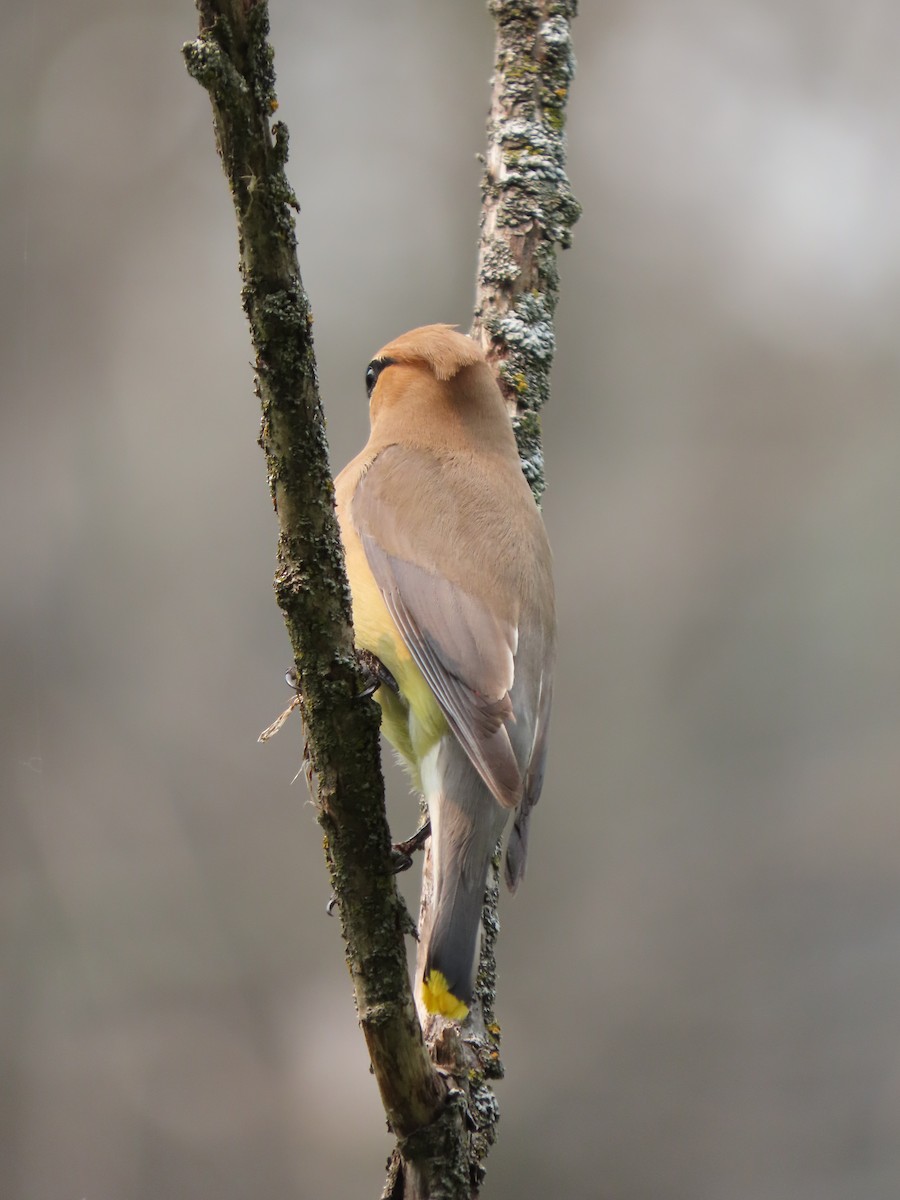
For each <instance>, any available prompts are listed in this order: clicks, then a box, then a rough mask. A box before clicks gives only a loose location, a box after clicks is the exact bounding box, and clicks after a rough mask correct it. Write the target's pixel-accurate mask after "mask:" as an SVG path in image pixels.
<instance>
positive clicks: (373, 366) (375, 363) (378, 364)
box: [366, 358, 394, 398]
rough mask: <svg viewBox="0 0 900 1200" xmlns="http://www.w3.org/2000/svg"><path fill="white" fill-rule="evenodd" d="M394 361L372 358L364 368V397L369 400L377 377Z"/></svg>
mask: <svg viewBox="0 0 900 1200" xmlns="http://www.w3.org/2000/svg"><path fill="white" fill-rule="evenodd" d="M393 361H394V360H393V359H392V358H373V359H372V361H371V362H370V363H369V365H368V367H366V395H367V396H369V397H370V398H371V395H372V392H373V391H374V388H375V384H376V383H377V382H378V376H379V375H380V374H381V372H382V371H383V370H384V368H385V367H389V366H390V365H391V363H392V362H393Z"/></svg>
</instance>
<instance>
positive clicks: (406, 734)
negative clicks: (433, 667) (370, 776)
mask: <svg viewBox="0 0 900 1200" xmlns="http://www.w3.org/2000/svg"><path fill="white" fill-rule="evenodd" d="M344 542H345V545H344V549H345V553H346V560H347V576H348V578H349V580H350V593H351V596H352V599H353V627H354V631H355V635H356V644H357V646H359V647H360V649H362V650H368V651H370V652H371V653H372V654H374V655H375V656H376V657H377V658H378V659H379V660H380V661H381V662H382V663H384V665H385V667H387V669H388V670H389V671H390V673H391V674H392V675H393V677H394V679H395V680H396V681H397V686H398V688H399V690H400V694H399V696H398V695H397V694H396V693H395V692H393V691H392V690H391V689H390V688H388V687H386V686H384V685H382V686H381V687H380V688H379V689H378V691H377V692H376V693H375V699H376V700H377V701H378V703H379V704H380V705H381V712H382V729H383V730H384V734H385V737H386V738H387V740H388V741H389V742H390V743H391V745H392V746H393V747H394V749H395V750H396V751H397V753H398V754H399V755H400V758H401V759H402V761H403V763H404V765H405V766H406V767H407V769H408V770H409V773H410V775H411V777H412V780H413V783H414V784H415V786H416V787H417V788H418V789H419V790H420V791H421V788H422V780H421V778H420V775H419V764H420V763H421V761H422V758H423V757H424V756H425V755H426V754H427V753H428V751H429V750H430V749H431V748H432V747H433V746H434V744H435V743H436V742H437V741H438V740H439V739H440V738H442V737H443V736H444V734H445V733H446V732H447V731H448V726H447V721H446V719H445V717H444V714H443V713H442V712H441V709H440V706H439V704H438V702H437V700H436V699H435V696H434V692H432V690H431V688H430V687H429V686H428V684H427V683H426V681H425V677H424V676H423V674H422V672H421V671H420V670H419V668H418V667H417V666H416V664H415V662H414V661H413V657H412V655H411V654H410V652H409V650H408V649H407V648H406V644H405V643H404V641H403V639H402V637H401V636H400V633H399V630H398V629H397V626H396V625H395V624H394V620H393V618H392V617H391V614H390V613H389V612H388V609H387V605H386V604H385V602H384V600H383V598H382V595H381V592H380V590H379V588H378V584H377V583H376V582H375V578H374V576H373V575H372V572H371V570H370V569H369V564H368V561H367V560H366V556H365V551H364V550H363V547H362V544H361V543H360V541H359V539H358V538H355V537H347V535H346V531H345V535H344Z"/></svg>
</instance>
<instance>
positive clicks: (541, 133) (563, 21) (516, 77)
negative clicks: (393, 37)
mask: <svg viewBox="0 0 900 1200" xmlns="http://www.w3.org/2000/svg"><path fill="white" fill-rule="evenodd" d="M488 8H489V9H490V10H491V12H492V13H493V15H494V20H495V23H496V38H497V41H496V53H495V57H494V77H493V89H492V95H491V114H490V117H489V119H488V144H487V154H486V156H485V160H484V161H485V172H484V178H483V180H482V185H481V186H482V220H481V238H480V242H479V251H478V284H477V294H476V301H475V321H474V324H473V329H472V336H473V337H478V338H480V339H481V342H482V345H483V346H484V348H485V350H486V351H487V355H488V359H489V361H490V362H491V363H492V365H493V367H494V369H495V371H496V372H497V376H498V379H499V382H500V387H501V390H502V391H503V394H504V395H505V396H506V398H507V401H508V403H509V407H510V414H511V415H512V417H513V426H514V428H515V431H516V439H517V441H518V443H519V454H520V455H521V458H522V469H523V470H524V472H525V477H526V478H527V480H528V482H529V483H530V484H531V488H532V491H533V492H534V494H535V499H536V500H538V501H540V499H541V496H542V494H543V491H544V456H543V451H542V449H541V427H540V415H539V414H540V411H541V408H542V407H543V405H544V403H545V402H546V400H547V399H548V397H549V395H550V367H551V364H552V362H553V354H554V351H555V349H556V339H555V335H554V332H553V317H554V314H555V312H556V302H557V299H558V297H559V270H558V268H557V262H556V259H557V246H558V247H560V248H563V249H564V248H566V247H567V246H569V245H570V244H571V241H572V226H573V225H574V224H575V222H576V221H577V220H578V217H579V215H580V213H581V207H580V205H579V204H578V201H577V200H576V199H575V196H574V195H573V193H572V188H571V186H570V184H569V180H568V176H567V175H566V137H565V132H564V130H565V120H566V103H567V101H568V98H569V89H570V87H571V84H572V79H573V77H574V74H575V57H574V55H573V53H572V38H571V31H570V28H569V26H570V23H571V21H572V18H573V17H574V16H575V13H576V10H577V0H539V2H538V3H530V2H529V0H489V3H488Z"/></svg>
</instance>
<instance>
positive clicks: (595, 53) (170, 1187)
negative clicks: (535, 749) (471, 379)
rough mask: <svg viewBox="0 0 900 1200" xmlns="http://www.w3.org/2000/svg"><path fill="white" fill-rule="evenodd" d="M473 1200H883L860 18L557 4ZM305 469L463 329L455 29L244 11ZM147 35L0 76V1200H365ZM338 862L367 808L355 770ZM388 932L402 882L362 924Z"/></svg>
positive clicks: (264, 524) (478, 12)
mask: <svg viewBox="0 0 900 1200" xmlns="http://www.w3.org/2000/svg"><path fill="white" fill-rule="evenodd" d="M583 9H584V11H583V13H582V15H581V16H580V17H579V19H578V21H577V22H576V25H575V39H576V50H577V54H578V60H579V72H578V77H577V80H576V86H575V88H574V91H573V94H572V103H571V110H570V170H571V177H572V181H573V184H574V187H575V190H576V193H577V194H578V196H579V198H580V199H581V201H582V203H583V205H584V216H583V218H582V221H581V222H580V224H579V225H578V226H577V228H576V231H575V247H574V249H573V250H572V251H570V252H568V253H567V254H566V255H565V256H564V258H563V262H562V273H563V278H562V302H561V304H560V309H559V314H558V316H559V324H558V335H559V347H558V355H557V361H556V368H555V376H554V380H555V382H554V395H553V402H552V407H550V408H549V409H548V410H547V413H546V420H545V436H546V452H547V463H548V476H549V485H550V486H549V490H548V492H547V497H546V505H545V511H546V518H547V522H548V524H549V527H550V530H551V535H552V540H553V543H554V547H555V553H556V569H557V578H558V588H559V608H560V620H561V629H562V657H561V663H560V669H559V681H558V689H557V701H556V709H555V717H554V730H553V737H552V747H551V759H550V770H549V776H548V780H547V786H546V790H545V793H544V799H543V800H542V802H541V805H540V808H539V810H538V812H537V814H536V821H535V826H534V833H533V849H532V856H531V862H530V871H529V877H528V879H527V881H526V886H524V887H523V889H522V890H521V892H520V894H519V895H518V896H517V897H516V898H515V900H514V901H510V899H509V897H505V898H504V902H503V905H502V917H503V934H502V939H501V944H500V960H501V977H500V1008H499V1012H500V1017H501V1021H502V1025H503V1031H504V1057H505V1060H506V1064H507V1080H506V1081H505V1082H504V1083H503V1084H502V1085H501V1086H500V1099H501V1104H502V1110H503V1117H502V1124H501V1137H500V1141H499V1143H498V1145H497V1147H496V1148H495V1151H494V1152H493V1154H492V1156H491V1159H490V1163H489V1176H488V1183H487V1186H486V1188H485V1197H486V1198H488V1197H496V1198H500V1197H520V1196H534V1197H556V1196H564V1197H567V1198H571V1200H581V1198H584V1200H662V1198H665V1200H846V1198H847V1197H853V1198H854V1200H857V1198H864V1200H896V1197H897V1196H898V1195H900V1136H898V1135H900V805H898V792H900V624H898V622H900V604H898V602H900V469H898V461H900V406H898V403H897V398H898V384H900V350H898V328H900V205H898V191H900V121H898V110H900V76H898V74H897V69H896V63H897V53H896V51H897V45H898V38H900V10H898V9H897V7H896V6H894V5H891V4H889V3H888V0H883V2H879V0H860V2H859V3H857V4H855V5H853V6H849V5H846V4H841V3H837V2H836V0H820V2H819V3H813V2H812V0H806V2H803V0H778V2H777V3H776V2H775V0H684V2H683V3H680V4H677V5H675V4H671V3H670V2H669V0H633V2H632V3H628V4H625V3H621V2H615V0H612V2H610V3H605V4H594V5H591V4H587V3H585V4H584V5H583ZM272 20H273V27H274V29H273V36H274V42H275V46H276V55H277V59H276V65H277V68H278V73H279V95H280V99H281V109H280V114H279V115H280V116H281V117H283V118H284V119H285V120H286V121H287V123H288V125H289V127H290V130H291V133H292V137H293V140H292V156H291V162H290V172H289V173H290V176H291V179H292V181H293V183H294V184H295V186H296V189H297V192H298V194H299V196H300V198H301V202H302V206H303V212H302V216H301V218H300V225H299V232H300V243H301V260H302V266H303V273H304V278H305V282H306V284H307V286H308V288H309V291H310V294H311V297H312V302H313V306H314V309H315V315H316V324H315V332H316V343H317V350H318V355H319V363H320V370H321V382H322V387H323V392H324V399H325V405H326V409H327V413H328V421H329V425H328V431H329V437H330V442H331V450H332V455H333V461H334V465H335V468H339V467H340V466H341V465H342V464H343V463H344V462H345V461H346V460H347V459H348V458H349V457H350V456H351V455H352V454H354V453H355V452H356V450H357V449H358V448H359V447H360V446H361V444H362V443H363V441H364V439H365V436H366V426H367V417H366V400H365V392H364V388H363V372H364V369H365V366H366V363H367V362H368V360H369V358H370V356H371V354H372V353H373V352H374V351H375V350H376V349H377V348H378V347H379V346H381V345H382V344H383V343H384V342H385V341H387V340H388V339H390V338H391V337H393V336H394V335H396V334H397V333H399V332H401V331H403V330H405V329H407V328H409V327H411V326H413V325H418V324H422V323H424V322H431V321H455V322H459V323H460V324H462V325H463V326H464V327H465V326H466V325H467V323H468V321H469V317H470V313H471V304H472V292H473V278H474V265H475V239H476V228H477V218H478V204H479V196H478V179H479V167H478V164H477V163H476V161H475V154H476V152H478V151H480V150H481V149H482V147H483V141H484V136H483V126H484V118H485V114H486V111H487V104H488V79H489V75H490V67H491V54H492V33H491V25H490V22H489V19H488V17H487V15H486V13H485V12H484V11H483V9H482V6H481V4H480V3H477V2H475V0H472V2H471V3H468V2H467V3H460V4H455V5H435V4H426V3H424V2H419V3H413V2H411V0H405V2H404V0H390V2H386V3H382V4H378V5H372V4H367V3H362V0H356V3H348V4H341V3H334V4H329V5H326V4H321V3H319V4H311V3H299V4H289V3H286V2H284V0H273V4H272ZM194 30H195V14H194V11H193V7H192V5H191V4H190V3H189V2H188V0H178V2H176V0H165V2H160V3H156V4H146V3H143V4H139V3H136V2H135V0H131V2H127V3H123V2H121V0H120V2H118V3H113V2H112V0H87V2H86V3H82V4H79V5H77V6H76V5H70V4H64V3H62V2H61V0H29V2H28V3H20V4H12V5H9V6H8V8H7V11H6V13H5V15H4V40H3V47H2V50H0V56H2V69H0V88H2V94H3V106H2V107H3V112H4V118H3V121H2V128H0V173H2V174H0V185H2V197H0V212H2V224H0V237H2V305H3V311H2V323H0V337H2V384H3V393H2V414H0V415H2V427H0V498H2V500H0V502H2V515H3V520H2V563H3V586H2V589H0V605H2V609H0V613H2V623H0V636H2V668H3V686H2V690H0V700H2V720H0V746H2V751H0V772H2V774H0V779H2V808H0V896H2V906H0V939H2V976H0V1056H2V1088H0V1192H2V1195H3V1196H4V1197H5V1198H9V1200H81V1198H85V1200H162V1198H163V1197H177V1198H181V1197H206V1196H216V1197H217V1200H243V1198H245V1197H249V1196H252V1197H254V1200H270V1198H271V1200H275V1198H276V1197H277V1198H278V1200H283V1198H284V1197H296V1198H298V1200H306V1198H313V1197H316V1198H318V1197H322V1196H329V1197H339V1198H340V1197H351V1196H374V1195H377V1193H378V1190H379V1189H380V1186H381V1169H382V1163H383V1160H384V1158H385V1156H386V1154H387V1152H388V1150H389V1148H390V1144H391V1143H390V1139H389V1138H388V1136H387V1134H386V1133H385V1130H384V1121H383V1116H382V1113H381V1109H380V1105H379V1102H378V1098H377V1095H376V1089H375V1085H374V1082H373V1080H372V1078H371V1076H370V1075H369V1074H368V1070H367V1061H366V1057H365V1052H364V1048H363V1042H362V1038H361V1036H360V1034H359V1032H358V1030H357V1028H356V1025H355V1020H354V1012H353V1002H352V995H351V989H350V984H349V980H348V977H347V974H346V970H345V967H344V962H343V951H342V947H341V944H340V939H339V931H338V925H337V923H336V922H335V921H330V920H329V919H328V918H327V917H326V916H325V911H324V910H325V903H326V901H327V899H328V884H327V879H326V874H325V869H324V866H323V863H322V854H321V835H320V833H319V830H318V827H317V826H316V824H315V821H314V816H313V812H312V809H311V808H310V806H309V803H308V799H307V794H306V790H305V785H304V784H303V782H302V779H301V781H299V782H298V783H296V784H295V785H294V786H293V787H292V786H291V778H292V776H293V775H294V773H295V771H296V770H297V768H298V766H299V761H300V737H299V729H298V728H297V727H296V725H295V726H293V727H291V726H289V727H288V728H287V729H286V730H285V731H284V732H283V733H281V734H280V735H279V736H278V738H276V739H275V741H274V742H272V743H271V744H269V745H268V746H266V747H261V746H259V745H257V743H256V735H257V733H258V732H259V730H260V729H262V728H263V727H264V726H265V725H266V724H267V723H268V722H269V721H271V720H272V719H273V718H274V717H275V716H276V714H277V713H278V712H279V711H280V710H281V708H282V707H283V705H284V703H285V702H286V700H287V698H288V692H287V689H286V687H285V685H284V683H283V679H282V675H283V672H284V670H285V668H286V667H287V666H288V662H289V654H288V643H287V638H286V636H285V633H284V630H283V627H282V624H281V619H280V615H279V613H278V611H277V608H276V606H275V602H274V598H273V595H272V591H271V583H270V581H271V576H272V570H273V550H274V542H275V534H276V528H275V521H274V518H273V515H272V512H271V507H270V503H269V499H268V494H267V489H266V483H265V468H264V461H263V458H262V455H261V453H260V451H259V449H258V448H257V446H256V435H257V428H258V410H257V404H256V401H255V399H254V397H253V394H252V382H251V370H250V367H249V366H248V362H249V360H250V358H251V351H250V347H249V342H248V335H247V332H246V328H245V324H244V319H243V315H242V312H241V307H240V301H239V286H240V284H239V278H238V272H237V254H236V242H235V229H234V220H233V216H232V211H231V206H230V200H229V197H228V194H227V191H226V186H225V182H224V178H223V176H222V174H221V171H220V168H219V164H218V161H217V159H216V156H215V151H214V146H213V137H212V130H211V125H210V112H209V104H208V101H207V98H206V96H205V94H204V93H203V92H202V91H201V90H200V88H198V87H197V85H196V84H194V83H193V82H192V81H191V80H190V79H189V78H188V77H187V75H186V73H185V71H184V68H183V66H182V61H181V56H180V52H179V48H180V44H181V42H182V41H183V40H185V39H187V38H189V37H191V36H193V33H194ZM390 779H391V801H390V807H391V820H392V823H393V824H394V827H395V828H396V829H398V831H399V832H402V833H408V832H409V831H410V829H411V828H412V823H413V821H414V819H415V804H414V802H413V800H412V799H411V798H410V797H409V796H408V794H407V791H406V787H405V784H404V783H403V781H402V780H401V779H400V778H399V777H398V776H397V775H396V773H392V774H391V777H390ZM405 886H406V887H407V889H409V888H410V887H413V888H414V887H415V881H414V880H412V879H409V880H407V881H406V883H405Z"/></svg>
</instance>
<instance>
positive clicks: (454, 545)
mask: <svg viewBox="0 0 900 1200" xmlns="http://www.w3.org/2000/svg"><path fill="white" fill-rule="evenodd" d="M447 474H448V473H447V471H446V469H445V467H444V466H443V465H442V463H441V461H440V460H439V459H438V458H436V457H434V456H432V455H429V454H427V453H425V452H423V451H417V450H411V449H408V448H405V447H400V446H390V447H388V448H387V449H386V450H383V451H381V453H379V454H378V456H377V457H376V458H375V460H374V461H373V463H372V464H371V466H370V467H369V469H368V471H367V472H366V474H365V475H364V476H363V478H362V480H361V481H360V483H359V485H358V487H357V489H356V493H355V495H354V498H353V501H352V519H353V522H354V524H355V526H356V529H357V531H358V533H359V536H360V540H361V541H362V545H363V547H364V549H365V553H366V558H367V560H368V563H369V567H370V568H371V571H372V574H373V575H374V577H375V580H376V583H377V584H378V587H379V589H380V591H381V594H382V596H383V597H384V601H385V604H386V606H387V608H388V611H389V612H390V614H391V617H392V618H393V620H394V623H395V624H396V626H397V629H398V630H399V632H400V635H401V637H402V638H403V641H404V643H405V645H406V647H407V649H408V650H409V652H410V654H411V655H412V657H413V660H414V661H415V663H416V666H417V667H418V668H419V670H420V671H421V672H422V674H423V676H424V677H425V679H426V681H427V683H428V685H429V687H430V688H431V690H432V691H433V692H434V695H435V697H436V699H437V701H438V704H439V705H440V707H441V710H442V711H443V713H444V715H445V717H446V719H447V723H448V724H449V725H450V728H451V729H452V730H453V732H454V734H455V735H456V737H457V738H458V740H459V742H460V744H461V745H462V747H463V748H464V749H465V751H466V754H467V755H468V756H469V758H470V760H471V762H472V764H473V766H474V767H475V768H476V770H477V771H478V773H479V774H480V775H481V777H482V779H483V780H484V782H485V783H486V784H487V786H488V787H489V788H490V790H491V792H492V793H493V795H494V796H495V797H496V798H497V800H498V801H499V802H500V803H501V804H503V805H504V806H506V807H509V808H512V807H514V806H515V805H516V804H518V803H519V801H520V800H521V798H522V792H523V785H524V780H523V771H524V769H525V764H523V767H522V768H520V765H519V762H518V761H517V759H516V754H515V752H514V750H513V746H512V743H511V741H510V736H509V732H508V729H507V723H508V722H515V721H516V717H517V714H516V713H515V712H514V710H513V702H512V700H511V699H510V691H511V689H512V688H513V683H514V678H515V655H516V650H517V645H518V629H517V627H516V625H515V624H514V623H513V622H512V621H511V620H510V619H509V618H508V616H506V615H503V606H502V605H498V606H495V607H493V608H492V606H491V604H490V602H489V601H487V600H485V599H482V598H480V597H479V596H476V595H475V594H473V592H471V591H468V590H466V589H465V588H464V587H462V586H460V585H459V584H458V583H456V582H453V581H452V580H450V579H449V578H447V576H446V574H444V573H442V571H441V569H440V566H439V563H440V561H441V560H442V559H443V560H444V561H445V562H448V561H449V562H452V564H453V573H454V574H455V576H456V578H457V579H459V578H462V579H465V578H466V576H467V567H469V566H471V567H472V568H473V569H480V567H479V566H478V564H480V563H481V562H483V560H484V557H485V555H486V554H489V553H490V546H489V544H488V545H487V546H485V545H478V544H477V542H478V536H479V534H478V532H477V531H476V533H475V539H474V542H473V536H472V535H473V530H472V528H471V524H470V523H469V524H468V525H467V524H466V520H465V518H464V517H462V516H461V512H462V509H463V508H464V501H461V497H460V496H459V495H454V494H453V485H452V482H451V483H450V485H449V489H448V478H447ZM481 536H482V537H484V538H486V539H487V538H489V536H490V534H489V530H482V531H481ZM498 608H499V611H497V609H498ZM517 732H519V731H518V730H517ZM516 740H518V739H516Z"/></svg>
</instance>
